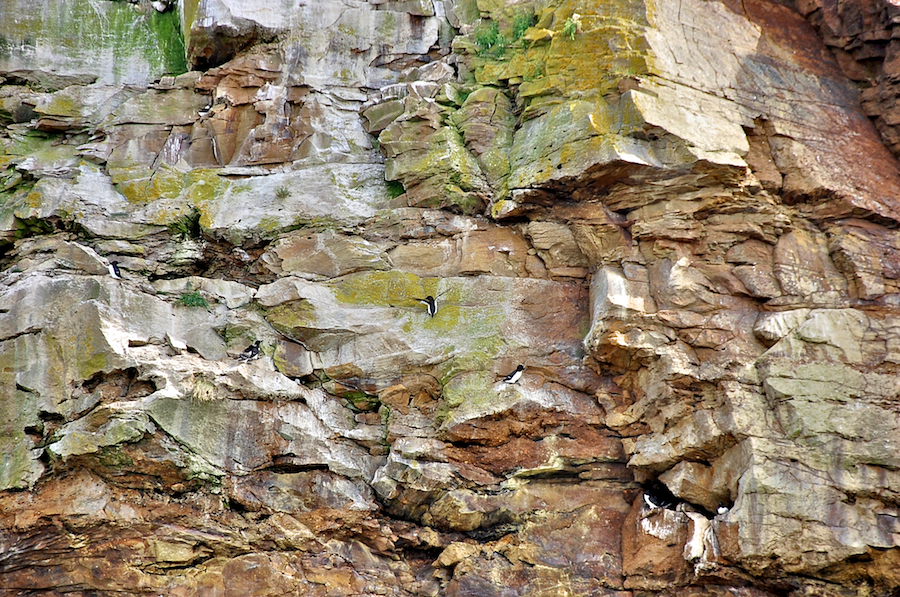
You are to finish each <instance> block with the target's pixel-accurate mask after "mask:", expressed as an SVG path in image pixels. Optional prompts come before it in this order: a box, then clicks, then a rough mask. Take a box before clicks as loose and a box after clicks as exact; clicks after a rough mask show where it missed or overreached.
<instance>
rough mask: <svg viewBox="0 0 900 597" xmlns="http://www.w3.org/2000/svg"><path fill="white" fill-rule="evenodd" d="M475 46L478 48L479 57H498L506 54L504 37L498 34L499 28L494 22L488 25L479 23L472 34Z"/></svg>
mask: <svg viewBox="0 0 900 597" xmlns="http://www.w3.org/2000/svg"><path fill="white" fill-rule="evenodd" d="M472 35H473V38H474V40H475V45H476V46H478V55H479V56H494V57H499V56H502V55H503V54H504V52H506V46H507V42H506V37H504V36H503V34H502V33H500V27H499V25H497V23H496V21H495V22H493V23H491V24H490V25H488V24H486V23H481V24H479V25H478V27H476V28H475V31H474V32H473V33H472Z"/></svg>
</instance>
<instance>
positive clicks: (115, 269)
mask: <svg viewBox="0 0 900 597" xmlns="http://www.w3.org/2000/svg"><path fill="white" fill-rule="evenodd" d="M107 269H109V275H110V276H112V277H113V278H115V279H116V280H121V279H122V272H120V271H119V262H118V261H110V262H109V267H108V268H107Z"/></svg>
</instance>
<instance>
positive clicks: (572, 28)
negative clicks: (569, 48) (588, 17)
mask: <svg viewBox="0 0 900 597" xmlns="http://www.w3.org/2000/svg"><path fill="white" fill-rule="evenodd" d="M580 28H581V15H579V14H578V13H575V14H573V15H572V16H571V17H569V18H568V19H566V22H565V23H564V24H563V28H562V33H563V35H565V36H566V37H568V38H569V39H571V40H573V41H574V40H575V34H576V33H578V30H579V29H580Z"/></svg>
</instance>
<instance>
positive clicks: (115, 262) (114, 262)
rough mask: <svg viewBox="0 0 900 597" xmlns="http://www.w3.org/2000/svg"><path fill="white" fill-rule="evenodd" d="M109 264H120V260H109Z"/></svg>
mask: <svg viewBox="0 0 900 597" xmlns="http://www.w3.org/2000/svg"><path fill="white" fill-rule="evenodd" d="M109 264H110V265H119V262H118V261H115V260H113V261H110V262H109Z"/></svg>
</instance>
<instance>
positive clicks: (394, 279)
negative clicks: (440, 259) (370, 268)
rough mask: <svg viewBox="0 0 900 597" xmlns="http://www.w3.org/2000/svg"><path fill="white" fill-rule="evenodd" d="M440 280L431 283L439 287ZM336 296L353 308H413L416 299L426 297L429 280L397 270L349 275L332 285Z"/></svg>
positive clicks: (428, 291)
mask: <svg viewBox="0 0 900 597" xmlns="http://www.w3.org/2000/svg"><path fill="white" fill-rule="evenodd" d="M436 282H437V280H432V286H436ZM332 286H333V287H334V297H335V298H336V299H337V300H338V301H340V302H342V303H349V304H353V305H373V306H374V305H377V306H383V307H384V306H391V305H395V306H404V305H407V304H408V305H409V306H414V305H416V304H418V303H417V302H416V300H415V299H416V298H421V297H424V296H425V295H427V294H429V293H430V292H434V291H433V288H432V289H429V288H428V286H429V284H428V283H427V281H426V280H423V279H422V278H419V277H418V276H416V275H415V274H410V273H407V272H398V271H388V272H366V273H362V274H353V275H350V276H346V277H344V278H341V279H340V280H337V281H335V282H333V283H332Z"/></svg>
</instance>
